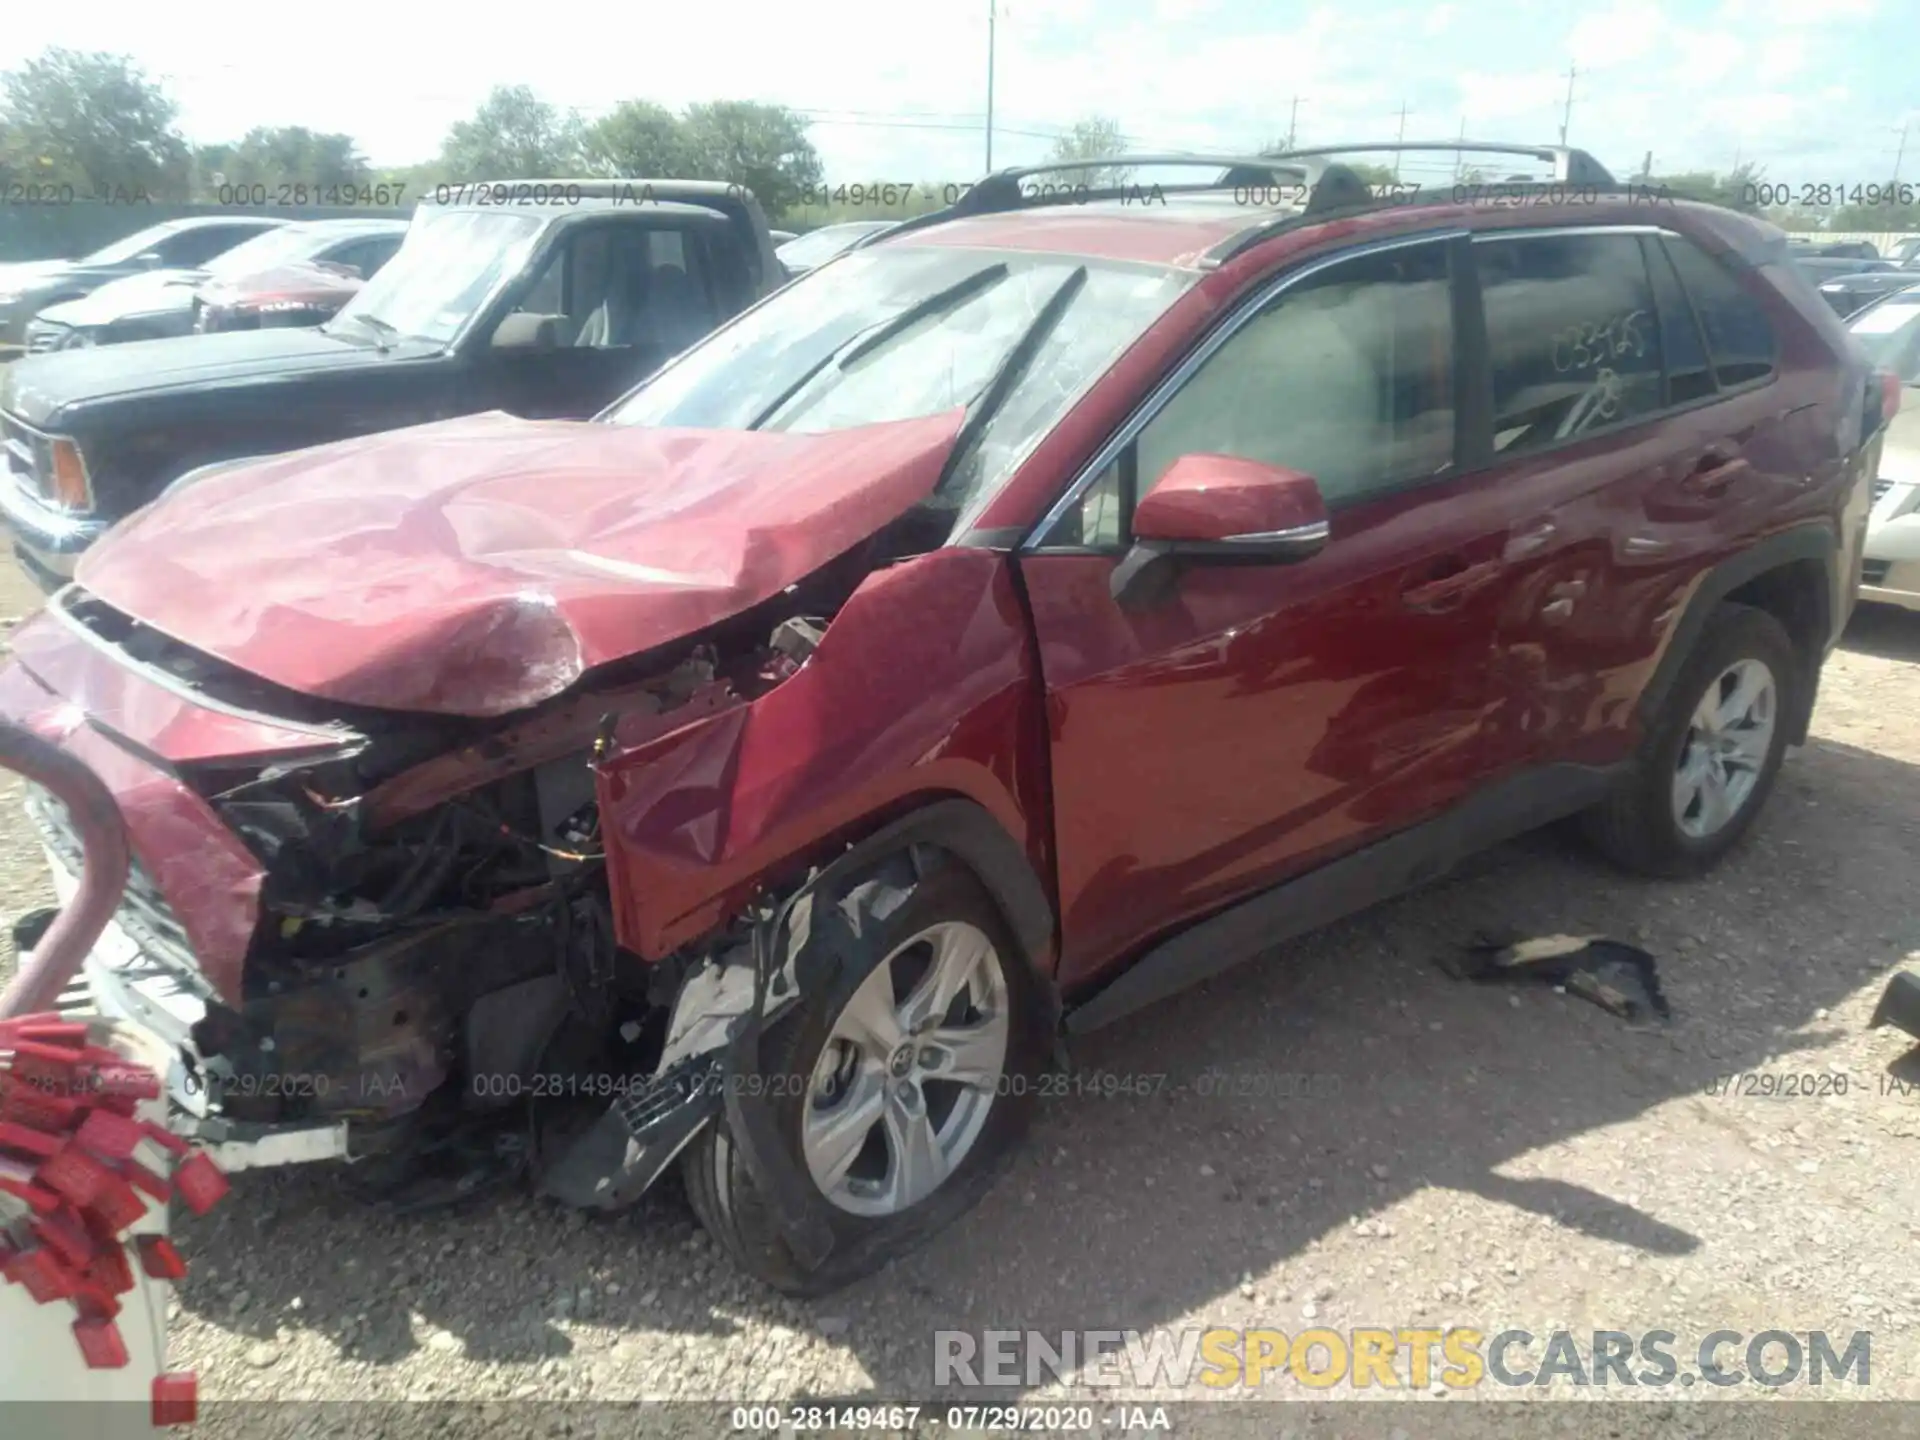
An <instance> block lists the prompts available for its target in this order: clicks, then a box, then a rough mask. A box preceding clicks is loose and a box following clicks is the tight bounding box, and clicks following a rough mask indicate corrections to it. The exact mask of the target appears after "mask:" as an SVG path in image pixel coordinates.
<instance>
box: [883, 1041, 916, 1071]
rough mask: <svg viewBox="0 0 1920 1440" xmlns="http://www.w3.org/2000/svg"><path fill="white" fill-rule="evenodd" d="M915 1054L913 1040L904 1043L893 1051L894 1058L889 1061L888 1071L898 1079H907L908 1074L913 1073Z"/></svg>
mask: <svg viewBox="0 0 1920 1440" xmlns="http://www.w3.org/2000/svg"><path fill="white" fill-rule="evenodd" d="M914 1054H915V1050H914V1047H913V1044H912V1042H908V1043H907V1044H905V1045H902V1046H901V1047H900V1048H899V1049H898V1050H895V1051H894V1052H893V1056H892V1058H890V1059H889V1060H888V1061H887V1073H888V1074H889V1075H891V1076H893V1078H894V1079H896V1080H904V1079H906V1078H907V1076H908V1075H910V1074H912V1073H913V1059H914Z"/></svg>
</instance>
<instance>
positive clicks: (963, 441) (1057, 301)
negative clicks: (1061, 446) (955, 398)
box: [933, 265, 1087, 493]
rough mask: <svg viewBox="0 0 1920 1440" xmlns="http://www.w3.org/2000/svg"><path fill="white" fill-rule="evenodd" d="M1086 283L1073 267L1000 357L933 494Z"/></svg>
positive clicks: (1081, 268) (1083, 273)
mask: <svg viewBox="0 0 1920 1440" xmlns="http://www.w3.org/2000/svg"><path fill="white" fill-rule="evenodd" d="M1086 283H1087V267H1086V266H1084V265H1077V266H1075V267H1074V271H1073V273H1072V274H1071V275H1069V276H1067V278H1066V279H1064V280H1062V281H1061V282H1060V285H1059V287H1058V288H1057V289H1056V290H1055V291H1054V292H1053V294H1051V295H1049V296H1048V297H1047V303H1046V304H1044V305H1042V306H1041V307H1040V313H1039V314H1038V315H1036V316H1034V317H1033V324H1031V325H1029V326H1028V327H1027V333H1026V334H1024V335H1022V336H1021V337H1020V338H1019V340H1018V341H1016V342H1015V343H1014V346H1013V348H1012V349H1011V350H1009V351H1007V353H1006V354H1005V355H1004V356H1003V357H1001V360H1000V363H999V365H998V366H996V367H995V368H994V372H993V376H992V378H991V379H989V380H988V381H987V383H986V386H985V387H984V388H983V389H982V390H981V391H980V393H979V394H978V395H976V396H974V397H973V400H972V401H971V402H970V403H969V404H968V406H967V418H966V419H965V420H964V421H962V422H961V424H960V433H959V434H958V435H956V436H954V439H953V449H952V450H951V451H950V452H949V453H948V455H947V463H946V464H945V465H944V466H943V467H942V468H941V471H940V479H939V480H938V481H937V482H935V484H934V487H933V488H934V490H935V492H936V493H937V492H938V491H940V490H941V489H943V488H944V487H945V486H946V484H947V481H948V480H950V479H951V478H952V477H953V475H954V473H955V472H956V471H958V470H959V468H960V466H961V465H962V464H963V463H964V462H965V461H966V459H967V456H968V454H969V452H970V451H972V449H973V447H974V446H975V445H977V444H979V443H980V436H981V435H982V434H983V433H984V432H985V430H986V428H987V422H988V421H990V420H991V419H993V417H994V416H995V414H997V413H998V412H999V409H1000V407H1001V406H1002V405H1004V404H1005V403H1006V400H1007V396H1009V395H1011V394H1012V393H1013V387H1014V386H1016V385H1018V384H1019V383H1020V381H1021V380H1022V379H1023V378H1024V377H1025V375H1026V373H1027V369H1028V367H1029V366H1031V365H1032V364H1033V359H1034V356H1036V355H1038V354H1039V353H1040V347H1041V346H1042V345H1044V344H1046V343H1047V337H1048V336H1049V335H1051V334H1053V331H1054V327H1055V326H1056V325H1058V324H1059V323H1060V317H1061V316H1063V315H1065V314H1066V313H1067V307H1068V306H1069V305H1071V304H1072V303H1073V302H1074V298H1075V297H1076V296H1078V295H1079V293H1080V291H1081V289H1082V288H1083V287H1084V286H1085V285H1086Z"/></svg>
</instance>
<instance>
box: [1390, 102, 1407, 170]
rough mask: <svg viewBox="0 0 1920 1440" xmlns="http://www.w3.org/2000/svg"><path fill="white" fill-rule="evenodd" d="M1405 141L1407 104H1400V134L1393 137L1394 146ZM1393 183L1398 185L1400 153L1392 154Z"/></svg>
mask: <svg viewBox="0 0 1920 1440" xmlns="http://www.w3.org/2000/svg"><path fill="white" fill-rule="evenodd" d="M1406 139H1407V102H1406V101H1404V100H1402V101H1401V102H1400V132H1399V134H1397V135H1395V136H1394V137H1393V141H1394V144H1396V145H1401V144H1405V143H1406ZM1393 183H1394V184H1396V185H1398V184H1399V183H1400V152H1399V151H1398V150H1396V151H1394V152H1393Z"/></svg>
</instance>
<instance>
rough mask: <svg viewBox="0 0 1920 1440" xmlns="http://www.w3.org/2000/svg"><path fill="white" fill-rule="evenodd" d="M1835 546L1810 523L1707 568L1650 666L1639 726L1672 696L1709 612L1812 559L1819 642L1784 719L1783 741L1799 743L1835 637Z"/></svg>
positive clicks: (1818, 524) (1824, 530)
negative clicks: (1816, 569) (1817, 571)
mask: <svg viewBox="0 0 1920 1440" xmlns="http://www.w3.org/2000/svg"><path fill="white" fill-rule="evenodd" d="M1839 555H1840V541H1839V537H1838V536H1836V535H1835V534H1834V532H1833V530H1832V528H1831V527H1830V526H1828V525H1827V524H1825V523H1824V522H1822V521H1812V522H1809V523H1807V524H1804V525H1797V526H1795V527H1794V528H1793V529H1791V530H1783V531H1781V532H1780V533H1779V534H1777V535H1770V536H1768V537H1767V538H1766V539H1764V540H1761V541H1760V542H1758V543H1757V544H1754V545H1751V546H1749V547H1748V548H1747V549H1745V550H1742V551H1740V552H1739V553H1738V554H1736V555H1730V556H1728V557H1727V558H1726V559H1725V560H1722V561H1721V562H1720V563H1719V564H1717V565H1715V566H1714V567H1713V568H1712V569H1710V570H1708V571H1707V572H1706V574H1705V575H1703V576H1702V577H1701V579H1700V583H1699V584H1698V585H1696V586H1695V587H1694V591H1693V594H1692V595H1691V596H1689V597H1688V599H1687V602H1686V609H1685V610H1683V611H1682V612H1681V614H1680V618H1679V619H1678V620H1676V621H1675V622H1674V626H1673V633H1672V635H1671V636H1670V638H1669V639H1668V641H1667V646H1666V649H1665V650H1664V651H1663V652H1662V653H1661V656H1660V660H1659V663H1658V664H1657V665H1656V666H1655V667H1654V672H1653V674H1652V676H1651V677H1650V678H1649V679H1648V681H1647V683H1646V685H1645V687H1644V688H1643V689H1642V690H1641V692H1640V702H1639V704H1638V706H1637V707H1636V709H1637V710H1638V712H1639V715H1640V720H1641V723H1642V724H1643V725H1646V726H1651V725H1652V724H1653V723H1654V719H1655V717H1656V716H1658V715H1659V713H1660V710H1661V707H1663V706H1664V705H1665V704H1666V703H1667V700H1668V698H1669V696H1670V695H1671V693H1672V691H1673V686H1674V684H1675V682H1676V681H1677V680H1678V679H1679V678H1680V670H1681V668H1682V667H1683V666H1684V665H1685V664H1686V663H1687V657H1688V656H1689V655H1691V654H1692V653H1693V649H1694V646H1695V645H1696V644H1698V643H1699V640H1700V636H1701V634H1702V633H1703V632H1704V631H1705V630H1706V627H1707V620H1708V618H1709V617H1710V616H1711V615H1712V614H1713V612H1714V611H1715V610H1716V609H1717V608H1718V607H1719V606H1720V605H1722V604H1724V603H1725V602H1726V600H1727V597H1728V596H1730V595H1732V594H1733V592H1734V591H1735V590H1738V589H1739V588H1740V587H1741V586H1742V585H1745V584H1747V583H1748V582H1749V581H1752V580H1756V579H1758V578H1759V577H1760V576H1762V575H1764V574H1766V573H1767V572H1768V571H1770V570H1778V569H1780V568H1781V567H1783V566H1786V565H1791V564H1794V563H1796V562H1799V561H1803V560H1812V561H1815V562H1816V563H1818V564H1819V566H1820V568H1821V571H1822V573H1823V574H1824V575H1825V578H1826V583H1825V584H1824V585H1822V586H1821V587H1820V595H1819V605H1820V619H1821V626H1822V631H1823V634H1822V639H1821V644H1820V647H1819V650H1818V652H1817V653H1815V654H1812V655H1808V656H1806V657H1805V659H1806V661H1807V666H1808V670H1807V673H1806V674H1805V675H1803V676H1801V677H1800V678H1801V680H1802V681H1803V682H1804V683H1803V684H1802V685H1801V686H1800V687H1799V690H1800V695H1799V701H1800V703H1799V704H1798V706H1797V707H1796V709H1795V712H1794V714H1793V715H1792V716H1791V717H1789V719H1790V722H1791V723H1790V726H1789V729H1788V732H1787V734H1788V738H1789V739H1790V740H1791V741H1792V742H1793V743H1794V744H1796V745H1798V744H1804V743H1805V741H1806V738H1807V727H1808V725H1809V724H1810V722H1811V720H1812V712H1813V692H1814V689H1815V685H1816V682H1817V679H1818V676H1819V672H1820V666H1821V663H1822V661H1824V659H1825V658H1826V652H1827V649H1828V648H1829V646H1830V645H1831V644H1832V642H1833V640H1834V638H1835V630H1834V624H1833V616H1834V608H1833V607H1834V602H1835V600H1836V598H1837V596H1838V579H1837V571H1838V568H1839Z"/></svg>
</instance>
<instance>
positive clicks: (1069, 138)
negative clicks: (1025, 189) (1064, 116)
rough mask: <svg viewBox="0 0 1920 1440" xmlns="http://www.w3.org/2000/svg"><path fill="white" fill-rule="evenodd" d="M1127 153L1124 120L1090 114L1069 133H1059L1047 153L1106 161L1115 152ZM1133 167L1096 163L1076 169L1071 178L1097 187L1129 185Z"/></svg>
mask: <svg viewBox="0 0 1920 1440" xmlns="http://www.w3.org/2000/svg"><path fill="white" fill-rule="evenodd" d="M1126 153H1127V137H1126V136H1125V135H1124V134H1122V133H1121V130H1120V122H1119V121H1117V120H1110V119H1108V118H1107V117H1106V116H1104V115H1089V116H1088V117H1087V118H1086V119H1084V120H1076V121H1074V122H1073V128H1072V129H1070V130H1068V131H1067V133H1066V134H1064V135H1061V136H1057V137H1056V138H1055V139H1054V142H1053V148H1052V149H1051V150H1050V151H1049V152H1048V153H1047V158H1048V159H1049V160H1104V159H1106V158H1107V157H1108V156H1112V155H1124V154H1126ZM1133 173H1134V172H1133V167H1132V166H1130V165H1092V166H1089V167H1087V168H1086V169H1085V170H1076V171H1073V172H1072V175H1071V177H1070V178H1071V179H1072V181H1073V183H1074V184H1076V185H1088V186H1091V187H1092V188H1094V189H1103V188H1105V187H1107V186H1115V185H1125V184H1126V183H1127V182H1129V181H1130V180H1132V179H1133Z"/></svg>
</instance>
